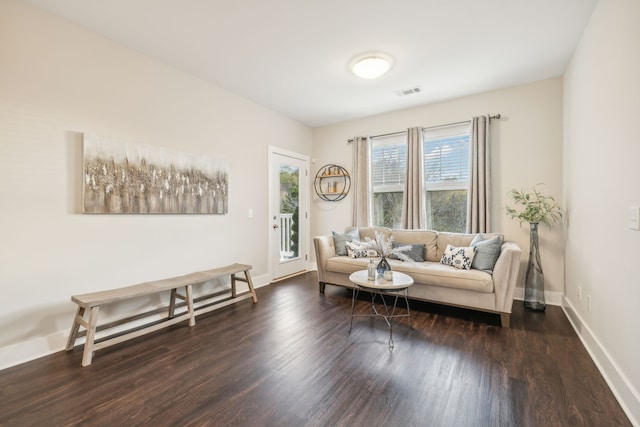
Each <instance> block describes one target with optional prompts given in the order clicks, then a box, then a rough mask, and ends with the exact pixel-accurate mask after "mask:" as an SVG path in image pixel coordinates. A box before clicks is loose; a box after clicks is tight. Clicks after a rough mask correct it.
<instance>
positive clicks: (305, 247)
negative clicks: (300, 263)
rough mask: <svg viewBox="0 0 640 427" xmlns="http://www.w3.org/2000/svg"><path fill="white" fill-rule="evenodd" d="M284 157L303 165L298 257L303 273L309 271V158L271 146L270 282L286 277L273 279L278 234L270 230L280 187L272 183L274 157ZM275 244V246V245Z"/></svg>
mask: <svg viewBox="0 0 640 427" xmlns="http://www.w3.org/2000/svg"><path fill="white" fill-rule="evenodd" d="M275 155H277V156H284V157H290V158H292V159H296V160H299V161H302V162H303V163H304V169H305V170H304V174H301V179H300V186H299V187H300V188H301V189H304V191H301V192H300V193H304V194H300V197H301V201H303V202H304V204H305V209H304V212H302V210H300V212H299V215H300V218H301V224H300V225H299V231H302V232H303V233H304V237H305V238H304V242H303V244H302V245H300V257H302V258H303V259H304V271H309V265H310V261H311V260H310V248H311V237H310V236H311V218H310V214H309V208H310V207H311V187H310V185H311V184H310V179H311V178H310V177H309V171H310V164H311V161H310V157H309V156H307V155H304V154H300V153H296V152H294V151H290V150H285V149H282V148H278V147H275V146H273V145H269V167H268V170H269V180H268V183H269V184H268V185H269V191H268V193H269V195H268V199H269V201H268V205H269V206H268V212H269V216H268V219H269V221H268V226H269V242H268V245H269V246H268V248H269V249H268V252H269V257H268V259H269V275H270V276H271V281H273V280H279V279H282V278H285V277H287V275H285V276H282V277H275V267H276V263H278V264H279V263H280V254H279V253H278V254H277V255H276V254H275V253H274V247H276V246H277V247H279V239H278V241H277V242H276V241H275V240H276V237H277V236H278V233H274V232H273V230H272V222H273V221H272V215H273V214H274V206H273V200H274V197H275V194H274V191H275V192H279V189H280V186H279V184H280V183H279V182H278V183H277V184H278V185H277V187H276V182H274V176H275V171H274V170H273V167H274V166H273V164H274V156H275ZM277 210H278V214H279V213H280V212H279V211H280V207H279V206H278V209H277ZM276 243H277V245H276Z"/></svg>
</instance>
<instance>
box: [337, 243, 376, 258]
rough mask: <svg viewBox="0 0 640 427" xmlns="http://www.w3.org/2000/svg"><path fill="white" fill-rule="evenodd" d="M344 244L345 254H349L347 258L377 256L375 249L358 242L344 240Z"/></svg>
mask: <svg viewBox="0 0 640 427" xmlns="http://www.w3.org/2000/svg"><path fill="white" fill-rule="evenodd" d="M345 246H346V248H347V255H349V258H366V257H376V256H378V254H377V252H376V251H375V250H373V249H370V248H368V247H367V245H364V244H362V243H360V242H345Z"/></svg>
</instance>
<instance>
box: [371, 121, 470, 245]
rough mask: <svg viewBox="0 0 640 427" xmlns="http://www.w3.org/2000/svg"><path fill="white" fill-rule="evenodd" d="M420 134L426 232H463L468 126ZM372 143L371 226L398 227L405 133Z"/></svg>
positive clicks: (400, 211)
mask: <svg viewBox="0 0 640 427" xmlns="http://www.w3.org/2000/svg"><path fill="white" fill-rule="evenodd" d="M423 135H424V137H423V147H422V148H423V159H422V166H423V168H424V179H425V182H424V188H425V194H424V197H425V207H426V219H427V227H428V228H430V229H432V230H438V231H450V232H458V233H463V232H465V230H466V221H467V188H468V185H469V158H470V155H469V139H470V137H469V123H468V122H465V123H461V124H456V125H447V126H439V127H434V128H428V129H424V131H423ZM371 140H372V146H371V183H372V192H373V197H372V200H373V224H374V225H376V226H383V227H390V228H400V227H401V215H402V198H403V194H404V180H405V177H406V157H407V142H406V133H404V132H403V133H398V134H394V135H390V136H382V137H373V138H371Z"/></svg>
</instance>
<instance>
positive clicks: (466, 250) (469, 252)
mask: <svg viewBox="0 0 640 427" xmlns="http://www.w3.org/2000/svg"><path fill="white" fill-rule="evenodd" d="M475 254H476V250H475V248H472V247H470V246H469V247H461V248H460V247H455V246H452V245H447V249H445V250H444V253H443V254H442V259H441V260H440V263H441V264H446V265H450V266H452V267H455V268H459V269H461V270H469V269H470V268H471V262H472V261H473V257H474V255H475Z"/></svg>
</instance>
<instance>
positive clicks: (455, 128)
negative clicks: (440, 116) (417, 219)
mask: <svg viewBox="0 0 640 427" xmlns="http://www.w3.org/2000/svg"><path fill="white" fill-rule="evenodd" d="M422 148H423V155H424V159H423V165H424V177H425V185H424V188H425V197H426V203H425V206H426V211H427V212H426V215H427V224H428V227H429V228H431V229H433V230H439V231H451V232H456V233H464V232H465V230H466V225H467V188H468V186H469V123H463V124H456V125H449V126H440V127H436V128H429V129H425V130H424V132H423V146H422Z"/></svg>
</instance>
